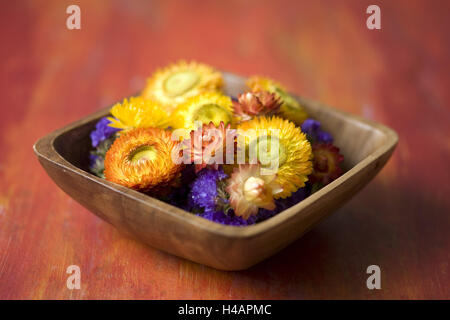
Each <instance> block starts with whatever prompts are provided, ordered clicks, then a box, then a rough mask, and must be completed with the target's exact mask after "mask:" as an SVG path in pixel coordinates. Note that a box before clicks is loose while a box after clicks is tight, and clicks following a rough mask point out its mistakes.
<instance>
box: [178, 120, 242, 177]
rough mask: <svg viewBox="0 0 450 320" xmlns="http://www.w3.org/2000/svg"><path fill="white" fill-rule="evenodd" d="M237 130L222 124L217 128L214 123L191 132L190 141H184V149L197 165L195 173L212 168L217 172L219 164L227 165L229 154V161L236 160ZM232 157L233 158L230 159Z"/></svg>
mask: <svg viewBox="0 0 450 320" xmlns="http://www.w3.org/2000/svg"><path fill="white" fill-rule="evenodd" d="M235 135H236V130H232V129H231V125H230V124H228V125H227V126H225V125H224V123H223V122H220V124H219V126H217V127H216V126H215V125H214V123H213V122H210V123H209V124H208V125H206V124H204V125H203V127H201V128H198V129H197V130H193V131H191V135H190V139H187V140H184V141H183V146H184V147H185V148H184V149H185V150H186V149H187V150H188V151H190V152H191V162H192V163H194V164H195V171H196V172H199V171H200V170H201V169H203V168H205V167H207V166H208V165H210V166H212V168H214V169H215V170H217V169H218V166H219V164H222V163H225V161H226V159H227V152H228V153H230V155H228V158H229V159H233V160H234V150H235ZM230 156H231V157H232V158H230Z"/></svg>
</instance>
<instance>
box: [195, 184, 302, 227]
mask: <svg viewBox="0 0 450 320" xmlns="http://www.w3.org/2000/svg"><path fill="white" fill-rule="evenodd" d="M309 195H310V187H309V186H306V187H304V188H300V189H298V190H297V191H296V192H294V193H293V194H292V195H291V196H290V197H289V198H286V199H278V200H275V202H276V205H277V207H276V209H275V210H267V209H259V211H258V214H256V215H254V216H250V217H249V218H248V219H247V220H245V219H243V218H242V217H238V216H236V215H235V214H234V212H233V210H229V211H228V212H227V213H224V212H223V211H221V210H206V211H205V212H203V213H200V214H198V215H199V216H201V217H203V218H205V219H208V220H211V221H213V222H217V223H221V224H225V225H229V226H249V225H252V224H255V223H258V222H261V221H264V220H267V219H269V218H271V217H273V216H275V215H277V214H278V213H280V212H282V211H284V210H286V209H288V208H290V207H292V206H293V205H295V204H297V203H299V202H300V201H302V200H303V199H305V198H306V197H308V196H309Z"/></svg>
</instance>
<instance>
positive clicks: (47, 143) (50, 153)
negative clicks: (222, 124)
mask: <svg viewBox="0 0 450 320" xmlns="http://www.w3.org/2000/svg"><path fill="white" fill-rule="evenodd" d="M296 97H297V98H298V99H299V101H300V102H303V103H306V104H316V105H317V106H318V107H319V108H320V109H325V110H327V112H329V113H332V114H333V115H334V116H335V117H337V118H341V119H342V118H351V119H352V120H354V121H356V122H357V123H358V124H359V125H364V126H368V127H370V128H371V129H372V130H376V131H378V132H379V133H381V134H383V135H385V137H386V142H385V143H383V144H382V145H380V146H378V147H377V148H376V149H375V150H374V151H373V152H371V153H370V154H369V155H367V156H366V157H365V158H364V159H362V160H361V161H359V162H358V163H357V164H355V165H354V166H353V167H352V168H351V169H349V170H348V171H346V172H345V173H344V174H343V175H342V176H340V177H339V178H338V179H336V180H334V181H333V182H331V183H330V184H328V185H326V186H325V187H323V188H321V189H320V190H319V191H317V192H315V193H313V194H312V195H310V196H308V197H307V198H305V199H304V200H302V201H300V202H299V203H297V204H295V205H293V206H292V207H290V208H288V209H286V210H283V211H281V212H280V213H278V214H277V215H275V216H273V217H271V218H269V219H267V220H264V221H261V222H259V223H256V224H253V225H250V226H230V225H223V224H220V223H216V222H213V221H210V220H208V219H205V218H202V217H199V216H197V215H195V214H192V213H190V212H188V211H185V210H183V209H180V208H178V207H176V206H173V205H171V204H168V203H165V202H163V201H161V200H159V199H157V198H153V197H151V196H149V195H145V194H143V193H140V192H138V191H136V190H132V189H129V188H126V187H124V186H121V185H118V184H115V183H113V182H109V181H107V180H105V179H102V178H99V177H97V176H95V175H94V174H92V173H90V172H87V171H84V170H82V169H80V168H78V167H76V166H75V165H73V164H72V163H70V162H69V161H68V160H66V159H65V158H64V157H63V156H62V155H61V154H59V152H58V151H57V150H56V149H55V146H54V143H55V140H56V139H57V138H58V137H59V136H61V135H62V134H64V133H66V132H68V131H71V130H73V129H75V128H77V127H79V126H82V125H84V124H86V123H88V122H91V121H93V120H95V119H99V118H101V117H104V116H106V115H108V114H109V110H110V107H107V108H103V109H101V110H99V111H97V112H94V113H92V114H91V115H88V116H86V117H84V118H82V119H80V120H78V121H75V122H72V123H70V124H68V125H66V126H64V127H62V128H60V129H57V130H55V131H53V132H51V133H49V134H47V135H45V136H43V137H42V138H40V139H38V140H37V142H36V143H35V144H34V145H33V150H34V152H35V154H36V156H37V157H38V158H42V159H44V160H46V161H48V162H51V163H53V164H54V165H56V166H58V167H60V168H62V169H64V170H68V171H71V172H73V173H75V174H77V175H81V176H83V178H85V179H88V180H90V181H91V182H94V183H97V184H100V185H102V186H103V187H105V188H107V189H110V190H111V191H114V192H118V193H119V194H121V195H122V196H126V197H131V198H132V199H134V200H136V201H139V202H141V203H143V204H145V205H147V206H149V207H150V208H152V209H155V210H159V211H164V212H165V213H166V214H169V215H171V216H172V217H174V218H175V219H181V220H182V221H181V222H183V223H187V224H190V225H192V226H194V227H197V228H200V229H203V230H206V231H209V232H213V233H215V234H218V235H221V236H223V237H229V238H245V239H248V238H252V237H257V236H260V235H261V234H263V233H265V232H267V231H268V230H271V229H273V228H276V227H277V226H279V225H281V224H284V223H288V222H289V221H290V220H292V219H293V218H294V217H295V216H296V215H297V214H300V212H301V211H302V210H303V209H305V208H307V207H309V206H310V205H312V204H314V203H316V202H318V201H319V200H320V199H321V198H323V197H324V196H325V195H326V194H327V193H328V192H329V191H331V190H333V189H335V188H337V187H338V186H340V185H342V184H343V183H345V181H347V180H348V179H349V178H351V177H353V176H354V175H356V174H357V173H358V172H359V171H361V170H363V169H364V168H365V167H367V166H369V165H370V164H371V163H373V162H374V161H375V160H376V159H378V158H379V157H381V156H382V155H384V154H385V153H387V152H389V151H391V150H392V149H393V148H395V146H396V145H397V143H398V135H397V133H396V132H395V131H394V130H393V129H391V128H389V127H387V126H385V125H382V124H380V123H377V122H374V121H372V120H368V119H364V118H362V117H360V116H356V115H353V114H350V113H348V112H345V111H342V110H337V109H335V108H332V107H329V106H326V105H324V104H322V103H320V102H317V101H313V100H310V99H306V98H302V97H298V96H296Z"/></svg>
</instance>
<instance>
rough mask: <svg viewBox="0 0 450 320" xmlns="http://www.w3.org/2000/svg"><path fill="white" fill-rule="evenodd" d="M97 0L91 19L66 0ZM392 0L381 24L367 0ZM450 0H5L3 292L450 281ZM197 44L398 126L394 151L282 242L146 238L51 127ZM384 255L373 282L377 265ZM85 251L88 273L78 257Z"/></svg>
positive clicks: (273, 291)
mask: <svg viewBox="0 0 450 320" xmlns="http://www.w3.org/2000/svg"><path fill="white" fill-rule="evenodd" d="M70 4H78V5H79V6H80V8H81V30H68V29H67V28H66V18H67V17H68V15H67V14H66V12H65V11H66V7H67V6H69V5H70ZM370 4H378V5H379V6H380V8H381V26H382V29H381V30H368V29H367V27H366V18H367V16H368V15H367V14H366V12H365V11H366V8H367V6H368V5H370ZM449 4H450V3H449V2H448V1H399V0H397V1H358V0H356V1H339V2H338V1H291V2H284V1H272V2H266V1H259V0H258V1H256V0H255V1H245V2H244V1H242V2H240V1H220V2H219V1H217V2H215V1H164V2H163V1H160V2H153V1H99V0H96V1H82V2H80V1H75V0H73V1H14V2H13V1H10V2H2V4H1V6H0V35H1V46H0V66H1V76H0V83H1V86H0V97H1V102H0V103H1V116H0V150H1V153H0V298H2V299H11V298H19V299H30V298H31V299H42V298H50V299H89V298H95V299H99V298H136V299H143V298H150V299H159V298H171V299H177V298H186V299H190V298H199V299H207V298H224V299H228V298H235V299H240V298H248V299H259V298H269V299H270V298H274V299H278V298H286V299H294V298H295V299H297V298H300V299H302V298H358V299H360V298H362V299H366V298H369V299H386V298H400V299H409V298H413V299H416V298H447V299H448V298H450V289H449V287H450V267H449V256H450V236H449V232H450V210H449V209H450V198H449V194H450V183H449V181H450V171H449V163H450V140H449V136H450V126H449V123H450V121H449V120H450V107H449V105H450V91H449V90H448V89H449V87H450V79H449V75H450V70H449V69H450V68H449V57H450V41H449V40H450V39H449V36H448V32H449V30H450V23H449V19H448V12H450V10H449V9H450V5H449ZM179 58H187V59H196V60H199V61H202V62H205V63H208V64H211V65H213V66H216V67H217V68H220V69H223V70H229V71H232V72H235V73H241V74H246V75H250V74H255V73H257V74H261V73H262V74H266V75H269V76H271V77H273V78H276V79H278V80H280V81H281V82H284V83H285V84H286V85H287V86H288V87H290V89H291V90H292V91H294V92H297V93H299V94H301V95H304V96H306V97H310V98H313V99H316V100H320V101H323V102H325V103H327V104H330V105H334V106H336V107H337V108H340V109H343V110H346V111H350V112H353V113H356V114H360V115H363V116H365V117H367V118H371V119H373V120H375V121H379V122H381V123H384V124H387V125H388V126H391V127H393V128H394V129H395V130H396V131H397V132H398V133H399V136H400V143H399V145H398V148H397V150H396V152H395V153H394V156H393V158H392V159H391V160H390V162H389V163H388V164H387V166H386V167H385V168H384V169H383V170H382V172H381V173H380V174H379V175H378V176H377V178H376V179H375V180H374V181H373V182H371V183H370V184H369V185H368V186H367V187H366V188H365V189H364V190H363V191H362V192H360V193H359V194H358V195H357V196H356V197H355V198H353V199H352V200H351V201H350V202H349V203H348V204H347V205H345V206H344V207H343V208H342V209H340V210H338V211H337V212H336V213H335V214H334V215H332V216H331V217H330V218H329V219H327V220H326V221H324V222H323V223H321V224H320V225H319V226H318V227H317V228H315V229H314V230H312V231H311V232H309V233H308V234H307V235H305V236H304V237H303V238H301V239H300V240H298V241H296V242H295V243H294V244H292V245H291V246H289V247H288V248H286V249H285V250H283V251H282V252H281V253H279V254H277V255H276V256H274V257H272V258H270V259H268V260H266V261H264V262H262V263H260V264H259V265H257V266H255V267H253V268H251V269H249V270H247V271H243V272H221V271H217V270H213V269H210V268H208V267H204V266H202V265H198V264H195V263H192V262H189V261H186V260H182V259H179V258H176V257H173V256H171V255H168V254H165V253H162V252H160V251H158V250H155V249H152V248H149V247H146V246H144V245H142V244H141V243H138V242H136V241H134V240H131V239H129V238H127V237H126V236H124V235H123V234H121V233H120V232H118V231H116V230H115V229H114V228H113V227H111V226H110V225H108V224H106V223H105V222H103V221H102V220H100V219H99V218H97V217H96V216H94V215H93V214H92V213H90V212H88V211H87V210H85V209H84V208H82V207H81V206H80V205H78V204H77V203H76V202H75V201H73V200H72V199H71V198H69V197H68V196H66V195H65V194H64V193H63V192H62V191H61V190H59V189H58V188H57V187H56V185H55V184H54V183H53V182H52V181H51V180H50V178H49V177H48V176H47V175H46V174H45V172H44V171H43V169H42V168H41V167H40V165H39V163H38V161H37V160H36V158H35V156H34V155H33V152H32V145H33V143H34V142H35V141H36V140H37V139H38V138H39V137H41V136H42V135H44V134H46V133H48V132H50V131H53V130H55V129H57V128H59V127H61V126H63V125H65V124H68V123H70V122H72V121H75V120H77V119H79V118H81V117H83V116H85V115H87V114H89V113H92V112H93V111H96V110H98V109H99V108H103V107H106V106H108V105H110V104H112V103H114V102H115V101H117V100H120V99H122V98H123V97H125V96H127V95H130V94H133V93H135V92H137V91H138V90H139V89H140V88H142V86H143V85H144V81H145V78H146V77H147V76H148V75H150V74H151V72H152V71H153V70H154V69H155V68H156V67H158V66H162V65H165V64H167V63H169V62H172V61H175V60H177V59H179ZM372 264H376V265H379V266H380V268H381V281H382V282H381V285H382V288H381V290H368V289H367V287H366V279H367V277H368V275H367V274H366V268H367V266H369V265H372ZM69 265H78V266H79V267H80V269H81V289H80V290H69V289H67V287H66V279H67V277H68V274H66V268H67V267H68V266H69Z"/></svg>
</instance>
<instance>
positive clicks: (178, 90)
mask: <svg viewBox="0 0 450 320" xmlns="http://www.w3.org/2000/svg"><path fill="white" fill-rule="evenodd" d="M199 80H200V76H199V75H198V74H197V73H196V72H194V71H189V70H188V71H181V72H177V73H175V74H172V75H170V76H169V77H168V78H167V79H166V80H165V81H164V91H165V92H166V93H167V94H168V95H169V96H172V97H176V96H180V95H182V94H184V93H186V92H187V91H189V90H191V89H192V88H193V87H194V86H195V85H196V84H197V83H198V81H199Z"/></svg>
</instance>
